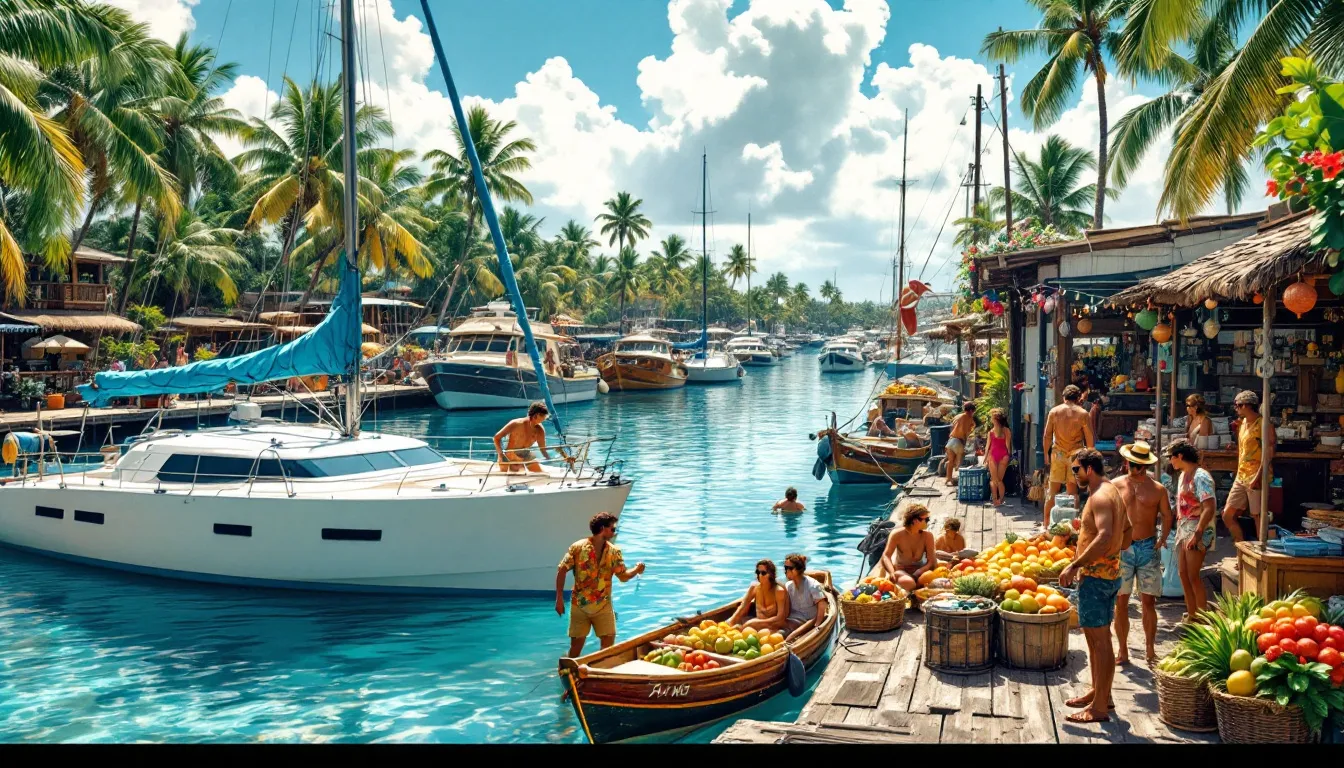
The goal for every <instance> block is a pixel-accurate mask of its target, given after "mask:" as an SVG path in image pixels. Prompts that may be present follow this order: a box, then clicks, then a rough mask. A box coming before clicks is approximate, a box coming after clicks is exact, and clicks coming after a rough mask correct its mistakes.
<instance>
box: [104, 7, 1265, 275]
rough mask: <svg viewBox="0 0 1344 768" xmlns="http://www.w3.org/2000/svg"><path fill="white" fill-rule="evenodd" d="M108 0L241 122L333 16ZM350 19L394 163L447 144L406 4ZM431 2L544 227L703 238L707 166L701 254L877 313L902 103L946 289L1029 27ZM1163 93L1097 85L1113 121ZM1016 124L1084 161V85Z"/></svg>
mask: <svg viewBox="0 0 1344 768" xmlns="http://www.w3.org/2000/svg"><path fill="white" fill-rule="evenodd" d="M107 1H108V2H114V3H117V4H120V5H122V6H124V7H127V8H129V9H131V11H132V12H133V13H134V14H136V15H137V16H138V17H139V18H143V19H146V20H149V21H151V23H152V25H153V28H154V30H155V32H156V33H158V34H160V35H163V36H173V35H175V34H176V33H177V32H178V31H180V30H182V29H190V30H191V34H192V37H193V39H194V40H196V41H199V42H205V43H210V44H212V45H217V46H219V48H220V50H221V56H222V58H224V59H226V60H230V61H235V62H238V63H239V64H240V76H239V78H238V79H237V81H236V82H235V83H234V84H233V86H232V87H231V88H230V89H229V90H228V92H226V93H225V94H224V98H225V101H226V103H228V104H229V105H230V106H232V107H234V108H237V109H239V110H240V111H242V112H243V113H244V114H246V115H248V116H249V117H253V116H260V115H261V114H263V113H264V112H265V110H266V108H267V107H268V106H270V105H272V104H274V101H275V98H276V96H275V93H274V91H276V90H278V88H279V83H280V76H281V73H282V72H288V73H289V74H290V76H291V77H293V78H295V79H296V80H299V81H303V80H305V79H306V78H308V77H309V76H310V75H311V73H312V69H313V62H314V59H315V57H316V50H315V48H314V44H315V42H320V41H321V40H322V39H323V38H322V36H321V35H320V34H319V33H318V24H317V22H318V19H319V18H320V17H321V14H322V8H323V7H324V6H325V7H326V8H330V0H275V2H274V3H272V2H267V1H266V0H107ZM358 2H359V4H360V5H361V7H363V8H365V9H366V10H365V11H363V12H362V13H361V14H360V15H359V17H358V19H357V20H358V22H359V23H360V26H361V30H362V32H363V34H364V41H365V44H366V45H368V46H369V49H370V61H371V64H372V66H370V67H368V68H367V73H366V74H367V77H368V80H369V81H371V82H370V83H369V91H368V93H366V94H364V95H363V98H365V99H366V100H367V101H368V102H369V103H373V104H376V105H378V106H382V107H384V108H385V109H387V110H389V112H390V116H391V118H392V120H393V122H394V123H395V125H396V127H397V136H396V138H395V140H394V141H395V143H396V145H397V146H398V147H399V148H400V147H410V148H412V149H415V150H416V151H417V152H423V151H425V150H428V149H434V148H440V147H444V148H451V145H452V136H451V132H450V129H449V125H450V123H451V119H452V118H451V112H450V109H449V105H448V102H447V99H446V98H445V97H444V95H443V93H442V82H441V80H440V78H439V73H438V67H437V65H436V64H435V62H434V60H433V52H432V48H431V46H430V44H429V40H428V36H427V35H426V34H425V32H424V26H423V23H422V22H421V21H420V19H419V13H420V7H419V6H420V4H419V2H418V0H358ZM431 8H432V9H433V11H434V12H435V14H436V20H437V22H438V24H439V27H440V31H441V33H442V34H443V36H444V43H445V47H446V49H447V54H448V57H449V61H450V64H451V66H452V67H453V69H454V75H455V78H456V80H457V82H458V87H459V88H460V89H461V91H462V93H463V95H464V97H465V98H467V99H468V100H471V101H474V102H479V103H484V105H485V106H486V107H487V109H489V110H490V112H491V114H492V116H495V117H497V118H499V119H506V120H513V121H516V123H517V129H516V131H517V134H516V135H519V136H527V137H529V138H531V139H533V140H534V141H535V142H536V143H537V147H538V148H537V151H536V152H535V153H534V154H533V157H532V165H533V167H532V169H531V170H530V171H528V172H527V173H526V174H525V175H524V177H523V181H524V183H525V184H526V185H527V186H528V188H529V189H530V190H531V191H532V193H533V195H534V198H535V201H534V203H533V204H532V205H531V206H528V210H529V212H531V213H533V214H535V215H537V216H539V217H544V218H545V224H544V226H543V227H542V231H543V233H545V234H546V235H548V236H549V235H550V234H552V233H554V232H555V231H556V230H558V229H559V228H560V226H561V225H563V224H564V222H565V221H566V220H568V219H571V218H573V219H575V220H577V221H579V222H581V223H585V224H586V225H588V226H592V222H593V217H594V216H595V215H596V214H598V213H599V212H600V211H601V210H602V204H603V201H605V200H607V199H609V198H610V197H612V196H614V194H615V193H616V192H618V191H630V192H632V193H633V194H635V195H636V196H637V197H640V198H642V199H643V200H644V207H645V210H646V212H647V213H648V215H649V216H650V217H651V218H652V219H653V221H654V224H655V226H654V230H653V237H652V239H651V240H650V241H647V242H645V243H642V244H641V247H640V249H641V251H642V252H643V253H645V254H647V253H649V252H650V251H652V250H653V249H655V248H656V247H657V241H658V240H660V239H663V238H666V237H667V236H669V235H671V234H679V235H681V236H683V237H686V238H687V239H688V240H692V241H693V242H694V241H698V240H699V234H698V232H697V231H695V229H694V228H693V224H692V218H693V217H692V216H691V214H690V212H691V211H693V210H695V209H696V208H697V207H698V205H699V189H700V184H699V169H700V154H701V152H702V151H704V152H708V154H709V159H710V162H709V164H710V189H711V195H712V205H713V208H714V209H715V210H716V211H717V213H716V215H715V217H714V220H713V222H712V227H713V229H712V231H711V233H710V240H711V245H710V248H711V255H713V256H715V257H716V258H718V257H720V256H721V254H723V253H725V252H726V251H727V250H728V249H729V248H730V247H731V246H732V245H733V244H734V243H745V242H746V234H747V233H746V219H747V215H748V213H750V214H751V216H752V222H753V228H752V242H753V244H754V246H755V249H754V255H755V256H756V258H757V262H758V268H759V271H760V272H761V273H763V275H769V274H770V273H773V272H775V271H782V272H784V273H786V274H787V275H788V276H789V278H790V279H791V280H793V281H802V282H806V283H807V284H808V285H809V286H811V287H812V289H813V291H814V292H815V291H816V289H817V288H818V287H819V286H820V285H821V283H822V282H823V281H824V280H827V279H830V278H831V277H832V275H837V276H838V282H839V285H840V288H841V290H842V291H843V292H844V294H845V296H846V298H850V299H879V298H887V299H889V296H888V295H887V294H889V293H890V288H889V286H890V283H891V280H890V277H889V275H890V265H891V262H892V258H893V255H894V251H895V235H894V233H895V230H896V226H895V225H896V218H897V214H896V211H897V194H896V192H895V191H894V185H893V184H892V179H893V178H894V177H896V176H898V175H899V173H900V167H901V158H900V142H901V138H902V134H903V132H905V131H906V130H907V126H906V122H905V120H904V113H905V110H907V109H908V110H909V126H908V130H909V133H910V155H909V167H910V177H911V178H912V179H914V180H915V182H914V183H913V184H912V186H911V189H910V194H909V197H908V200H907V204H908V216H907V231H908V253H909V258H910V260H911V261H912V263H916V264H918V265H919V268H918V269H917V270H916V275H920V274H921V273H922V277H923V279H924V280H925V281H926V282H929V283H930V284H931V285H933V286H934V288H935V289H936V290H946V289H948V288H949V287H950V285H951V281H952V276H953V275H952V272H953V265H954V264H955V261H956V258H957V255H958V254H957V253H956V250H955V249H954V248H953V247H952V245H951V243H950V240H951V237H952V234H953V232H954V230H955V226H954V225H952V224H951V223H950V222H951V221H952V220H954V219H955V218H956V216H959V215H960V214H961V212H962V208H963V205H964V190H963V188H962V186H961V175H962V173H963V172H964V170H965V168H966V166H967V163H968V162H969V161H970V159H971V155H972V141H971V138H972V134H973V127H972V126H970V125H968V126H960V125H959V120H960V119H961V118H962V116H963V115H965V114H966V113H967V110H968V108H969V107H970V102H971V96H972V95H973V94H974V93H975V88H976V85H980V86H981V87H982V88H983V89H984V95H985V97H986V98H987V99H989V100H990V105H989V108H990V110H991V112H993V113H997V111H998V101H997V99H995V98H994V95H995V83H994V81H993V73H994V69H995V67H994V66H993V65H992V64H991V63H990V62H987V61H985V60H984V59H983V58H982V57H980V55H979V48H980V44H981V41H982V40H983V38H984V36H985V34H986V33H988V32H990V31H992V30H993V29H995V28H997V27H1000V26H1002V27H1003V28H1005V29H1013V28H1030V27H1033V26H1035V25H1036V23H1037V21H1038V18H1037V15H1036V11H1035V10H1034V9H1033V8H1032V7H1031V6H1029V5H1028V4H1027V3H1026V2H1025V1H1024V0H564V1H563V2H561V1H558V0H489V1H488V2H478V1H473V2H467V1H465V0H431ZM296 11H297V17H296V15H295V14H296ZM226 12H227V16H228V19H227V25H226V24H225V15H226ZM296 18H297V22H296V21H295V19H296ZM291 30H293V31H292V33H291ZM333 50H334V48H333ZM1041 61H1042V60H1041V59H1040V58H1035V59H1032V60H1029V61H1024V62H1020V63H1018V64H1017V65H1015V66H1012V67H1009V70H1008V74H1009V77H1010V88H1009V92H1010V98H1011V94H1013V92H1014V90H1015V86H1014V85H1012V83H1021V82H1025V80H1026V79H1027V78H1029V77H1030V76H1031V75H1032V74H1033V73H1034V72H1035V70H1036V68H1037V67H1039V66H1040V64H1041ZM268 64H269V66H268ZM334 65H335V59H332V60H331V61H330V62H329V63H328V65H327V72H332V71H333V70H334ZM1158 93H1160V90H1159V89H1158V88H1157V87H1155V86H1152V85H1144V84H1134V83H1126V82H1119V81H1116V80H1114V79H1112V81H1111V82H1110V83H1109V84H1108V86H1107V103H1108V109H1109V112H1110V114H1111V119H1112V121H1114V120H1115V119H1118V117H1119V116H1120V115H1122V114H1124V112H1125V111H1127V110H1129V109H1132V108H1133V107H1134V106H1136V105H1138V104H1141V103H1143V102H1144V101H1146V100H1147V99H1149V98H1151V97H1152V96H1155V95H1157V94H1158ZM1009 123H1010V127H1011V130H1010V139H1011V141H1012V145H1013V149H1014V150H1015V151H1017V152H1021V153H1023V154H1026V155H1031V154H1033V153H1034V152H1035V151H1036V149H1037V148H1038V147H1039V146H1040V145H1041V144H1042V143H1043V142H1044V140H1045V138H1046V136H1047V135H1048V134H1051V133H1053V134H1057V135H1060V136H1062V137H1064V138H1065V139H1067V140H1068V141H1070V142H1072V143H1074V144H1076V145H1079V146H1084V147H1087V148H1089V149H1094V148H1095V146H1096V141H1097V131H1098V128H1097V126H1098V121H1097V95H1096V92H1095V88H1094V86H1093V85H1092V83H1091V81H1090V80H1084V81H1083V87H1082V88H1081V89H1080V91H1079V93H1078V94H1076V96H1075V98H1074V100H1073V104H1072V106H1071V107H1070V108H1069V109H1067V110H1066V111H1065V113H1064V114H1063V116H1062V117H1061V118H1060V120H1059V121H1058V122H1057V123H1056V124H1055V125H1053V126H1049V127H1048V128H1047V129H1044V130H1035V129H1033V127H1032V126H1029V125H1026V124H1025V123H1024V121H1023V120H1022V119H1021V118H1020V116H1019V115H1018V114H1017V112H1016V111H1015V106H1014V105H1013V102H1010V108H1009ZM993 126H994V120H993V119H992V118H991V117H989V116H987V117H986V120H985V127H984V141H985V149H984V155H983V157H982V162H983V167H984V169H985V170H984V176H985V179H986V181H987V182H989V183H994V184H998V183H1000V182H1001V181H1002V179H1001V176H1002V170H1001V169H1002V167H1003V166H1002V156H1001V154H1000V152H1001V143H1000V141H1001V140H1000V137H998V136H997V135H996V134H995V132H994V128H993ZM1164 141H1165V140H1164ZM228 148H229V149H230V151H232V150H234V149H236V147H228ZM1166 150H1167V146H1166V144H1165V143H1164V142H1159V144H1158V145H1157V146H1156V147H1154V149H1153V151H1152V152H1150V156H1149V157H1148V158H1147V160H1146V161H1145V162H1144V163H1143V164H1142V165H1141V166H1140V168H1139V170H1138V171H1136V173H1135V174H1133V176H1132V178H1131V182H1130V185H1129V187H1128V188H1127V189H1126V190H1125V191H1124V192H1123V194H1122V195H1121V197H1120V199H1119V200H1117V201H1113V202H1109V203H1108V204H1107V225H1108V226H1112V227H1115V226H1129V225H1139V224H1148V223H1152V222H1153V221H1154V219H1155V217H1156V211H1155V201H1156V200H1157V198H1158V196H1159V194H1160V191H1161V179H1162V160H1163V158H1164V156H1165V154H1166ZM1259 202H1260V201H1259V200H1254V201H1251V202H1250V204H1251V205H1255V204H1258V203H1259ZM926 265H927V266H926Z"/></svg>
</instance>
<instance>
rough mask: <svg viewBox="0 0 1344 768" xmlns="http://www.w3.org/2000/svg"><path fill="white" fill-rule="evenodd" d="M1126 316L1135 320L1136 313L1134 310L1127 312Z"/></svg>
mask: <svg viewBox="0 0 1344 768" xmlns="http://www.w3.org/2000/svg"><path fill="white" fill-rule="evenodd" d="M1125 317H1126V318H1128V319H1130V320H1133V319H1134V313H1133V312H1126V313H1125Z"/></svg>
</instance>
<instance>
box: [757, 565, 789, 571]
mask: <svg viewBox="0 0 1344 768" xmlns="http://www.w3.org/2000/svg"><path fill="white" fill-rule="evenodd" d="M784 570H786V571H796V570H798V569H797V568H795V567H793V566H792V565H786V566H784ZM757 573H760V571H757Z"/></svg>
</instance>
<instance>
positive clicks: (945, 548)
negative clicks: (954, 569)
mask: <svg viewBox="0 0 1344 768" xmlns="http://www.w3.org/2000/svg"><path fill="white" fill-rule="evenodd" d="M933 546H934V549H936V550H937V552H938V557H939V558H941V559H943V560H956V559H957V556H958V553H959V552H961V551H962V550H963V549H965V548H966V539H965V538H964V537H962V535H961V521H960V520H958V519H957V518H955V517H949V518H947V519H946V520H944V521H943V535H941V536H939V537H938V538H937V539H935V540H934V542H933Z"/></svg>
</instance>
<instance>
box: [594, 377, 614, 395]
mask: <svg viewBox="0 0 1344 768" xmlns="http://www.w3.org/2000/svg"><path fill="white" fill-rule="evenodd" d="M597 391H598V392H601V393H602V394H604V395H605V394H607V393H608V392H610V391H611V387H610V386H608V385H607V382H606V380H605V379H598V380H597Z"/></svg>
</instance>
